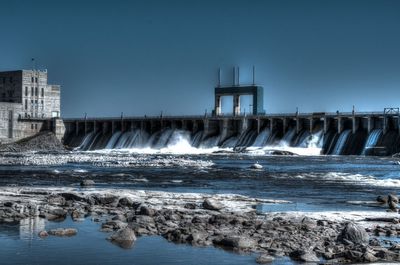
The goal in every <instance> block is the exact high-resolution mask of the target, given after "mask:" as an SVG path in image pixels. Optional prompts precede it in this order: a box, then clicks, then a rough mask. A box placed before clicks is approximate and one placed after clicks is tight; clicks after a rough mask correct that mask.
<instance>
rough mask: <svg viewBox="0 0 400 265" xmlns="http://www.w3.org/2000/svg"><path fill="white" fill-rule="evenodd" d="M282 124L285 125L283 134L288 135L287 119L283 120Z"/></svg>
mask: <svg viewBox="0 0 400 265" xmlns="http://www.w3.org/2000/svg"><path fill="white" fill-rule="evenodd" d="M282 123H283V134H285V133H286V128H287V119H286V118H283V119H282Z"/></svg>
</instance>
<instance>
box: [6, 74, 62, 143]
mask: <svg viewBox="0 0 400 265" xmlns="http://www.w3.org/2000/svg"><path fill="white" fill-rule="evenodd" d="M59 118H60V86H59V85H49V84H48V83H47V70H44V71H42V70H17V71H7V72H0V143H5V142H13V141H16V140H19V139H21V138H25V137H29V136H32V135H34V134H36V133H38V132H39V131H41V130H54V131H55V128H53V127H54V126H55V124H59V122H57V121H56V120H57V119H59Z"/></svg>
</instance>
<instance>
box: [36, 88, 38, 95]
mask: <svg viewBox="0 0 400 265" xmlns="http://www.w3.org/2000/svg"><path fill="white" fill-rule="evenodd" d="M37 95H38V88H37V87H35V96H37Z"/></svg>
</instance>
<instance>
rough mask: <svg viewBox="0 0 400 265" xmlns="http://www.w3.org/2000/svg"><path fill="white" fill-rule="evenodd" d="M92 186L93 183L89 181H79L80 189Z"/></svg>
mask: <svg viewBox="0 0 400 265" xmlns="http://www.w3.org/2000/svg"><path fill="white" fill-rule="evenodd" d="M94 184H95V182H94V181H93V180H91V179H84V180H82V181H81V186H82V187H87V186H93V185H94Z"/></svg>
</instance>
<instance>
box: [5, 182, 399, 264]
mask: <svg viewBox="0 0 400 265" xmlns="http://www.w3.org/2000/svg"><path fill="white" fill-rule="evenodd" d="M0 201H1V203H0V221H1V222H14V221H18V220H22V219H24V218H30V217H37V216H39V217H42V218H46V219H48V220H58V221H59V220H63V219H65V218H66V217H67V216H71V217H72V219H73V220H75V218H84V217H91V218H92V220H94V221H96V222H102V226H101V227H102V228H101V231H105V232H113V234H112V235H111V236H109V237H108V238H107V239H108V240H109V241H111V242H112V243H114V244H117V245H119V246H121V247H123V248H129V247H131V246H132V245H133V244H134V242H135V241H136V238H137V237H138V236H144V235H159V236H163V237H164V238H166V239H167V240H169V241H171V242H175V243H184V244H190V245H193V246H216V247H222V248H225V249H230V250H232V251H235V252H240V253H258V254H259V256H258V257H257V262H258V263H260V264H263V263H266V262H268V261H272V260H273V259H274V258H275V257H279V256H288V257H290V258H292V259H293V260H297V261H302V262H308V263H314V264H315V263H318V262H320V261H323V263H325V264H338V263H354V262H375V261H400V247H398V246H397V245H396V244H395V243H391V244H386V243H385V244H383V243H381V242H380V241H379V240H378V239H377V237H376V234H378V235H379V234H381V233H385V234H386V235H389V234H390V235H398V234H400V226H399V224H394V223H392V224H390V226H379V227H375V228H368V227H365V226H362V225H360V224H358V223H357V222H355V221H351V220H350V221H349V220H340V219H336V220H335V219H316V218H311V217H307V216H301V217H299V218H296V217H294V216H290V215H284V214H282V215H274V214H272V213H265V214H259V213H257V212H256V210H255V208H256V207H255V206H256V205H257V204H259V203H265V201H264V200H262V199H256V198H251V197H247V196H241V195H235V194H216V195H209V194H201V193H172V192H156V191H142V190H111V189H110V190H102V191H99V190H80V191H79V192H78V191H77V190H75V189H72V188H70V189H68V188H51V189H50V188H46V189H44V188H16V187H14V188H2V189H1V190H0ZM386 214H394V213H386ZM65 231H67V232H65ZM388 231H390V232H388ZM64 232H65V233H64ZM73 234H76V231H72V230H68V229H59V230H55V231H52V230H50V231H47V232H46V231H44V232H41V233H40V234H39V236H41V237H46V236H48V235H57V236H69V235H73Z"/></svg>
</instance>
